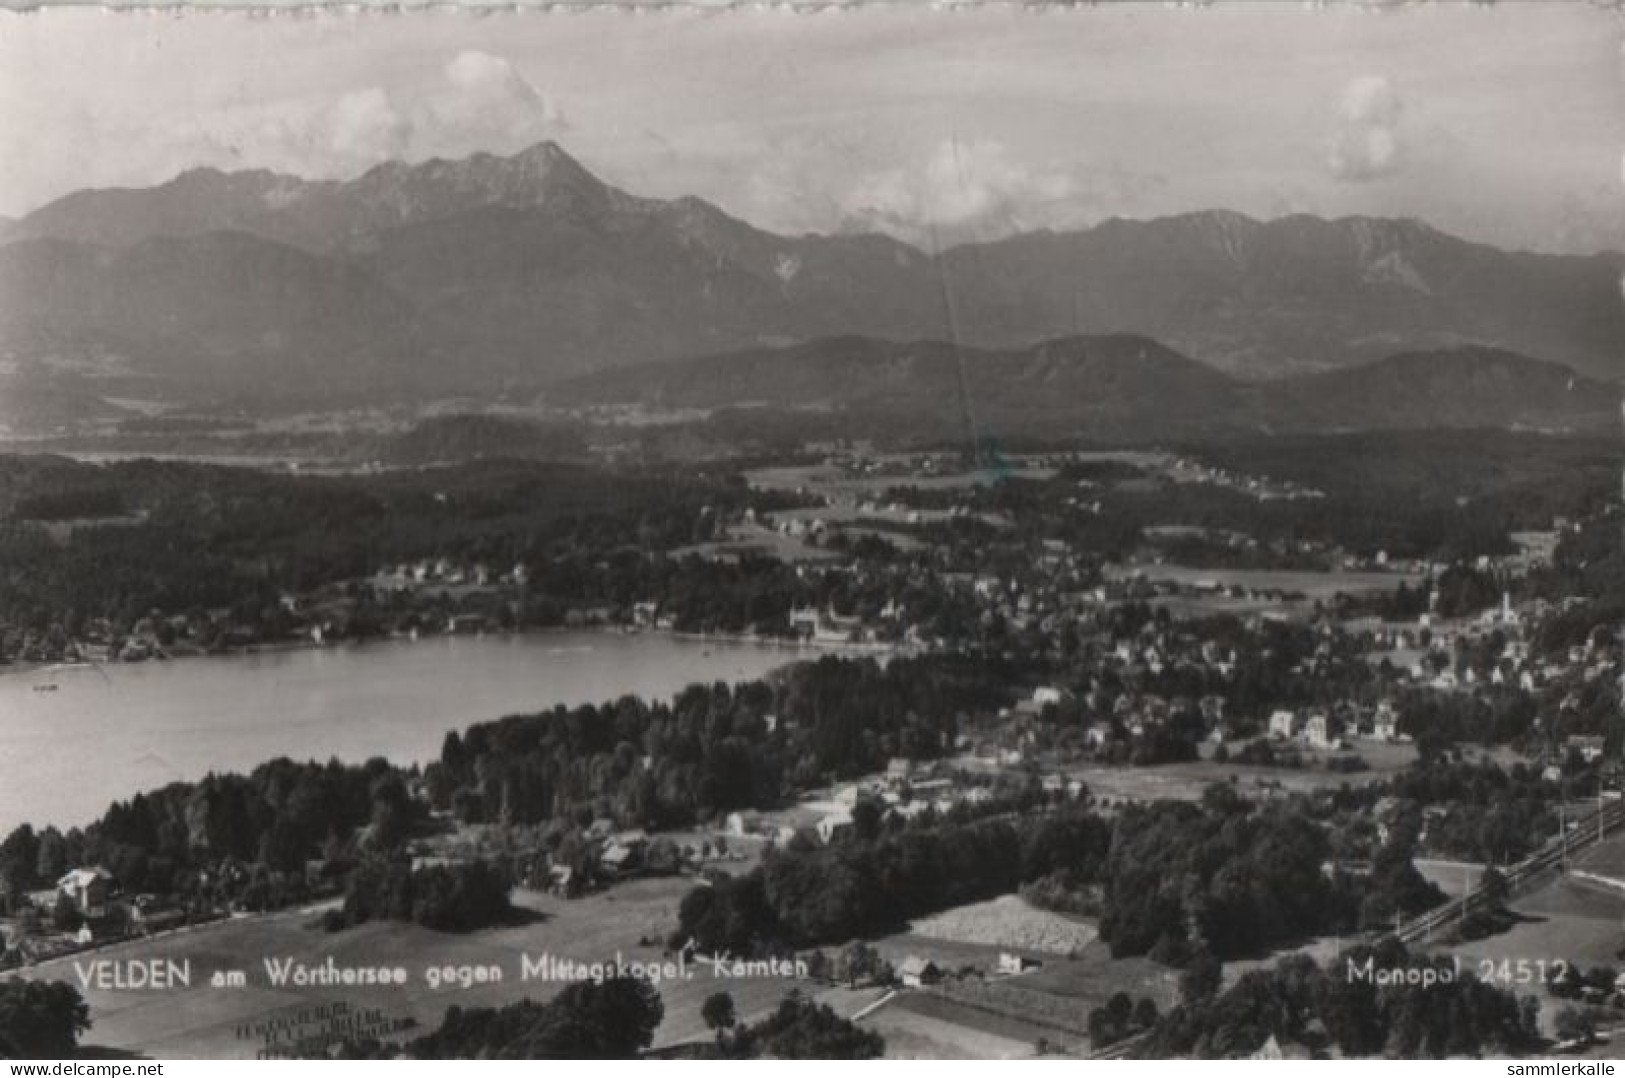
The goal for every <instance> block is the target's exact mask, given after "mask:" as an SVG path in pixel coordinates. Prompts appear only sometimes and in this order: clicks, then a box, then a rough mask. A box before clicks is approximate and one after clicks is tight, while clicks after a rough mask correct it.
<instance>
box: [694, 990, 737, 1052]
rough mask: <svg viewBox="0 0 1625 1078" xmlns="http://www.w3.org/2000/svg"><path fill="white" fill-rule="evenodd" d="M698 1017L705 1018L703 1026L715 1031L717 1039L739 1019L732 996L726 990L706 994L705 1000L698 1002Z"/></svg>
mask: <svg viewBox="0 0 1625 1078" xmlns="http://www.w3.org/2000/svg"><path fill="white" fill-rule="evenodd" d="M700 1017H701V1018H703V1019H705V1028H707V1029H709V1030H711V1031H712V1032H713V1033H715V1034H716V1035H717V1040H719V1041H720V1040H721V1039H722V1037H723V1034H724V1033H725V1032H726V1031H727V1030H730V1029H732V1028H733V1027H734V1024H735V1023H737V1022H738V1021H739V1016H738V1015H737V1014H736V1013H735V1011H734V998H733V996H731V995H729V994H728V993H727V992H713V993H712V994H711V995H709V996H706V997H705V1002H704V1003H702V1004H700Z"/></svg>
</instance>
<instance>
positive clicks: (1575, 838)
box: [1388, 801, 1625, 943]
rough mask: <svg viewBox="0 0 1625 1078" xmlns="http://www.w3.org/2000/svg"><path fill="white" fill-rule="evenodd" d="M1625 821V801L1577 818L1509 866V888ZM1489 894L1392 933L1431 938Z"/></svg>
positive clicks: (1526, 883) (1469, 897) (1555, 867)
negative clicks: (1561, 832)
mask: <svg viewBox="0 0 1625 1078" xmlns="http://www.w3.org/2000/svg"><path fill="white" fill-rule="evenodd" d="M1622 823H1625V802H1621V801H1612V802H1609V803H1608V804H1606V805H1603V806H1602V807H1601V808H1600V809H1597V810H1596V811H1594V812H1591V813H1588V814H1587V815H1585V816H1583V817H1581V818H1580V819H1579V820H1576V821H1575V822H1574V827H1573V829H1572V830H1570V831H1568V832H1567V833H1566V834H1562V835H1559V836H1557V837H1556V838H1554V839H1552V840H1551V841H1549V842H1547V843H1546V845H1544V846H1542V847H1541V848H1540V849H1539V850H1536V851H1535V852H1534V853H1532V854H1530V855H1529V856H1528V857H1526V858H1524V859H1523V860H1522V861H1519V862H1518V863H1517V864H1515V865H1513V866H1512V867H1511V868H1508V869H1507V870H1506V871H1505V873H1504V875H1505V877H1506V881H1507V889H1508V890H1509V891H1510V892H1511V893H1513V894H1516V893H1517V892H1519V891H1521V890H1527V889H1528V888H1529V887H1531V886H1533V885H1534V884H1535V883H1538V882H1540V881H1541V880H1543V879H1545V878H1546V877H1547V876H1549V875H1551V874H1552V873H1553V872H1561V871H1562V870H1563V866H1564V863H1565V862H1566V861H1567V860H1568V859H1569V858H1570V857H1573V856H1574V855H1576V854H1578V853H1581V852H1583V851H1585V850H1587V849H1589V848H1590V847H1592V846H1595V845H1596V844H1597V843H1598V842H1600V841H1602V839H1603V838H1604V837H1606V835H1607V834H1608V832H1610V831H1611V830H1613V829H1615V828H1617V827H1618V826H1619V825H1620V824H1622ZM1487 901H1488V900H1487V898H1486V897H1485V895H1484V892H1483V891H1482V890H1477V889H1475V890H1473V891H1469V892H1468V893H1467V894H1466V895H1464V896H1462V897H1461V898H1460V899H1458V900H1456V901H1454V902H1450V903H1447V904H1446V905H1443V906H1440V907H1439V908H1438V909H1434V910H1429V911H1428V912H1427V913H1424V914H1421V915H1419V916H1417V917H1413V918H1411V919H1410V920H1409V921H1406V922H1404V923H1403V924H1401V925H1399V926H1398V927H1397V928H1395V929H1393V930H1392V932H1391V933H1388V934H1391V935H1393V936H1394V937H1395V938H1397V939H1398V940H1399V941H1400V942H1402V943H1416V942H1418V941H1421V940H1426V939H1431V938H1432V936H1433V934H1434V933H1435V932H1438V931H1440V930H1442V929H1444V928H1447V927H1449V926H1450V925H1453V924H1455V923H1456V922H1458V921H1460V920H1461V919H1462V918H1464V917H1466V916H1467V915H1468V914H1469V913H1473V912H1475V911H1477V910H1482V909H1484V908H1485V906H1486V903H1487Z"/></svg>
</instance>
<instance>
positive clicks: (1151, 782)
mask: <svg viewBox="0 0 1625 1078" xmlns="http://www.w3.org/2000/svg"><path fill="white" fill-rule="evenodd" d="M1351 751H1352V752H1353V753H1354V754H1356V755H1358V756H1360V757H1361V758H1362V759H1364V760H1365V761H1366V765H1367V770H1365V771H1356V772H1349V773H1344V772H1338V771H1327V770H1325V769H1324V768H1319V767H1303V768H1291V767H1259V766H1253V765H1247V764H1233V763H1218V762H1217V761H1214V760H1192V761H1190V762H1188V763H1177V764H1163V765H1161V766H1158V767H1108V766H1105V765H1093V764H1091V765H1085V766H1066V767H1062V768H1061V770H1062V772H1063V773H1064V774H1065V775H1066V777H1067V778H1069V779H1080V780H1082V781H1083V783H1084V785H1086V786H1087V787H1088V788H1089V792H1090V793H1091V794H1092V795H1094V797H1096V798H1097V799H1100V798H1106V799H1110V800H1111V801H1114V802H1116V801H1157V800H1173V801H1196V800H1199V799H1200V798H1201V796H1202V791H1203V790H1205V789H1206V788H1207V787H1208V786H1210V785H1212V784H1213V783H1216V782H1218V783H1230V782H1231V781H1232V780H1234V783H1235V787H1236V790H1237V792H1238V793H1240V794H1242V795H1243V796H1244V797H1255V798H1261V799H1267V798H1270V797H1276V796H1281V795H1283V794H1285V793H1289V792H1290V793H1308V792H1312V791H1315V790H1325V789H1337V788H1338V787H1341V786H1344V785H1348V786H1362V785H1365V784H1366V783H1369V782H1375V781H1377V780H1379V779H1382V778H1385V777H1386V776H1388V775H1390V774H1392V773H1393V772H1395V771H1399V770H1402V769H1404V768H1405V767H1408V766H1410V764H1411V762H1412V761H1413V760H1414V759H1415V758H1416V748H1415V746H1413V745H1403V744H1387V743H1379V742H1366V741H1356V742H1354V747H1353V749H1352V750H1351ZM1304 755H1305V756H1306V757H1313V756H1314V755H1315V754H1313V753H1310V752H1308V751H1307V750H1304Z"/></svg>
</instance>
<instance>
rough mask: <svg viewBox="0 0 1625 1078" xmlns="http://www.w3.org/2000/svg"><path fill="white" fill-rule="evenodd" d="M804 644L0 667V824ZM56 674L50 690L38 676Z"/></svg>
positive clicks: (405, 746) (493, 643)
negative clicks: (26, 668)
mask: <svg viewBox="0 0 1625 1078" xmlns="http://www.w3.org/2000/svg"><path fill="white" fill-rule="evenodd" d="M813 654H815V653H813V652H810V651H798V650H796V649H793V648H785V647H774V646H771V645H766V644H749V643H740V642H720V641H704V640H690V639H680V638H675V637H671V636H665V635H660V634H626V633H612V632H561V633H530V634H518V635H494V636H479V637H475V636H451V637H432V638H428V639H424V640H421V641H418V642H415V643H413V642H407V641H383V642H372V643H367V644H364V645H351V646H343V647H333V648H322V649H301V650H289V651H266V652H255V653H251V654H245V655H231V656H215V657H209V658H192V659H176V660H171V661H167V662H146V663H127V664H116V663H115V664H109V665H105V666H75V667H62V668H53V669H46V670H34V671H28V672H23V671H18V672H11V673H3V674H0V835H4V834H5V833H7V832H9V831H10V830H11V829H12V828H13V827H15V826H16V825H17V824H19V823H23V822H25V821H26V822H29V823H32V824H34V826H35V827H36V828H37V827H40V826H42V825H44V824H55V825H57V826H58V827H61V828H64V829H65V828H67V827H68V826H83V825H84V824H86V823H89V822H90V821H91V820H93V819H95V818H96V817H98V816H100V815H101V814H102V812H103V811H105V810H106V808H107V806H108V805H109V803H111V802H112V801H114V800H122V799H125V798H128V797H130V796H131V795H133V794H135V793H138V792H140V791H142V790H150V789H153V788H156V787H158V786H162V785H165V784H166V783H170V782H174V781H177V780H182V779H186V780H190V779H197V778H201V777H202V776H203V775H205V774H207V773H208V772H209V771H211V770H213V771H227V770H229V771H248V770H251V769H252V768H253V767H255V766H256V765H257V764H260V763H263V762H265V761H266V760H270V759H274V758H275V757H278V756H289V757H292V758H294V759H301V760H302V759H316V760H326V759H328V758H329V757H333V756H336V757H338V758H339V759H341V760H344V761H346V762H352V763H357V762H360V761H363V760H366V759H367V758H369V757H372V756H384V757H387V758H388V759H390V760H391V761H393V762H395V763H400V764H406V763H412V762H424V761H427V760H431V759H434V758H437V757H438V756H439V754H440V744H441V741H442V739H443V738H444V737H445V734H446V731H448V730H452V729H459V730H460V729H462V728H464V727H467V726H469V725H471V724H473V723H476V722H482V721H485V720H489V719H496V718H500V717H502V716H503V715H511V714H514V713H518V712H531V711H541V710H544V709H546V708H550V707H552V706H553V705H554V704H568V705H575V704H585V703H601V702H603V701H606V700H613V699H615V698H617V697H620V696H622V695H625V694H627V693H633V694H636V695H639V696H644V697H649V698H654V699H667V698H670V697H671V696H672V695H673V694H675V693H676V692H677V691H678V690H679V689H681V688H682V687H683V686H685V685H688V684H690V683H693V682H697V681H699V682H712V681H719V680H720V681H726V682H730V683H731V682H735V681H744V680H749V679H752V678H756V677H760V676H761V675H763V674H765V673H767V672H768V671H769V670H771V669H773V668H774V667H777V666H782V665H783V664H785V663H786V662H791V661H795V660H796V659H798V658H804V657H810V656H812V655H813ZM44 684H55V685H56V686H57V689H56V691H54V692H37V691H35V686H36V685H44Z"/></svg>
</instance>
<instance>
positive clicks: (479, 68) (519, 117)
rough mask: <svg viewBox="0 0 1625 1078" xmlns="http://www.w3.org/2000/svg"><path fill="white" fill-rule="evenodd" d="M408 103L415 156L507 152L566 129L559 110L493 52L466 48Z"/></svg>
mask: <svg viewBox="0 0 1625 1078" xmlns="http://www.w3.org/2000/svg"><path fill="white" fill-rule="evenodd" d="M442 76H443V77H442V80H441V82H440V84H439V85H438V86H434V87H431V88H430V89H429V90H428V91H427V92H426V93H425V94H423V95H422V96H421V98H419V99H418V100H416V101H414V102H412V104H411V111H410V115H411V118H412V131H413V140H412V141H413V147H412V152H413V154H414V155H415V156H420V157H422V156H433V155H439V156H443V157H462V156H466V155H468V154H470V153H474V152H476V151H479V150H486V151H489V152H493V153H504V152H511V151H513V150H517V149H522V148H523V147H525V146H528V145H531V144H532V143H535V142H538V141H540V140H541V139H544V138H547V137H548V136H550V135H554V134H557V133H559V132H560V131H562V130H565V129H567V127H568V124H567V123H566V122H565V120H564V115H563V112H562V111H561V110H560V109H559V107H558V105H557V104H556V103H555V102H553V101H552V100H550V99H549V98H547V97H545V96H544V95H543V94H542V93H541V92H540V91H539V90H537V89H536V87H535V86H533V85H532V84H531V83H530V82H529V81H528V80H526V79H525V77H524V76H523V75H521V74H520V73H519V71H518V70H517V69H516V68H515V67H514V66H513V64H511V63H509V62H508V61H507V60H504V59H502V58H501V57H499V56H493V55H491V54H490V53H487V52H478V51H474V50H466V51H463V52H460V53H458V54H457V55H456V56H455V57H453V58H452V60H451V62H450V63H448V64H447V65H446V67H445V70H444V72H443V73H442Z"/></svg>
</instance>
